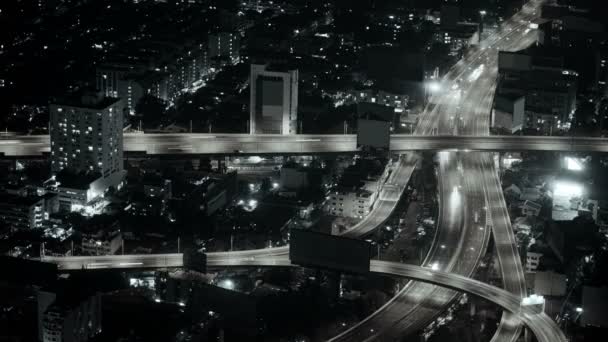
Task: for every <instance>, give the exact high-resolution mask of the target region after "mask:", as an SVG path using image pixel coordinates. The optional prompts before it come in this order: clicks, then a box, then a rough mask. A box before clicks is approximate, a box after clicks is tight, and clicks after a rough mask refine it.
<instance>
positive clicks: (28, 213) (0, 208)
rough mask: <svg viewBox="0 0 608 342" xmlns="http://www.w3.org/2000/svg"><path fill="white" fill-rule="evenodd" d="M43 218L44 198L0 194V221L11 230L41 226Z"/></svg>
mask: <svg viewBox="0 0 608 342" xmlns="http://www.w3.org/2000/svg"><path fill="white" fill-rule="evenodd" d="M43 220H44V199H43V198H42V197H33V196H29V197H22V196H18V195H10V194H3V195H0V221H3V222H4V223H5V224H6V225H7V227H8V228H10V229H11V230H12V231H17V230H28V229H33V228H39V227H42V221H43Z"/></svg>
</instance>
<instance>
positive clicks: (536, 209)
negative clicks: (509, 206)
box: [521, 201, 542, 217]
mask: <svg viewBox="0 0 608 342" xmlns="http://www.w3.org/2000/svg"><path fill="white" fill-rule="evenodd" d="M541 208H542V205H540V204H538V203H536V202H534V201H525V202H524V204H522V206H521V213H522V214H524V215H526V216H535V217H536V216H538V214H540V209H541Z"/></svg>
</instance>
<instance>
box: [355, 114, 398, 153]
mask: <svg viewBox="0 0 608 342" xmlns="http://www.w3.org/2000/svg"><path fill="white" fill-rule="evenodd" d="M357 127H358V128H357V148H363V149H385V150H388V149H389V146H390V139H391V123H390V122H387V121H379V120H367V119H359V120H358V121H357Z"/></svg>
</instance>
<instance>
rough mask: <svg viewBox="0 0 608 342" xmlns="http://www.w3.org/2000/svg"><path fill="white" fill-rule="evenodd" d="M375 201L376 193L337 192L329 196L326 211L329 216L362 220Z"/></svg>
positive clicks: (347, 190) (363, 191) (358, 191)
mask: <svg viewBox="0 0 608 342" xmlns="http://www.w3.org/2000/svg"><path fill="white" fill-rule="evenodd" d="M375 201H376V193H373V192H371V191H367V190H356V191H352V190H350V189H346V190H344V189H343V190H337V191H334V192H332V193H331V194H330V195H329V199H328V200H327V202H326V203H327V204H326V209H325V210H326V211H327V212H329V213H330V214H331V215H335V216H344V217H354V218H363V217H365V216H367V215H368V214H369V213H370V211H371V210H372V208H373V206H374V202H375Z"/></svg>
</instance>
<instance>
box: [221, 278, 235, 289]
mask: <svg viewBox="0 0 608 342" xmlns="http://www.w3.org/2000/svg"><path fill="white" fill-rule="evenodd" d="M219 285H220V287H223V288H225V289H226V290H234V282H233V281H232V280H230V279H226V280H223V281H222V282H220V284H219Z"/></svg>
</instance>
